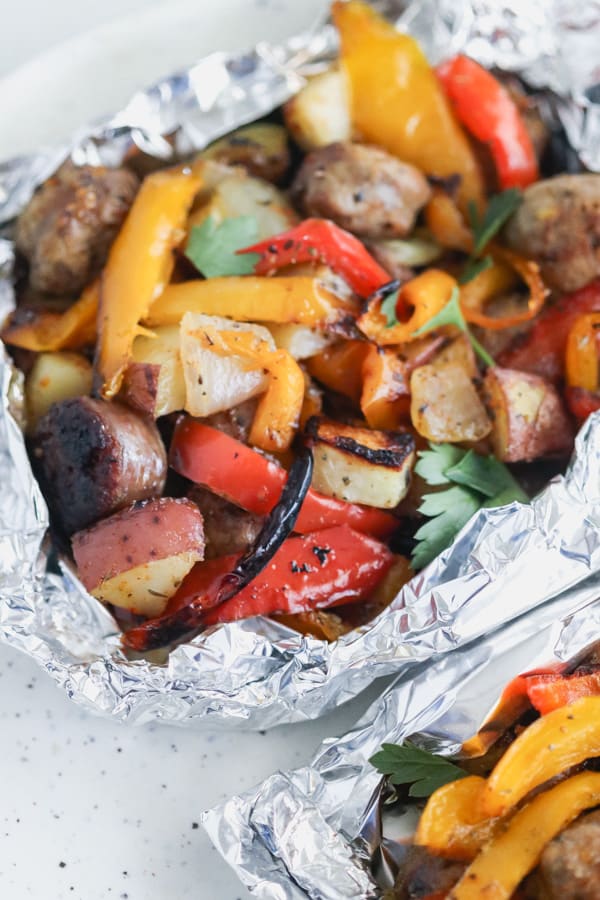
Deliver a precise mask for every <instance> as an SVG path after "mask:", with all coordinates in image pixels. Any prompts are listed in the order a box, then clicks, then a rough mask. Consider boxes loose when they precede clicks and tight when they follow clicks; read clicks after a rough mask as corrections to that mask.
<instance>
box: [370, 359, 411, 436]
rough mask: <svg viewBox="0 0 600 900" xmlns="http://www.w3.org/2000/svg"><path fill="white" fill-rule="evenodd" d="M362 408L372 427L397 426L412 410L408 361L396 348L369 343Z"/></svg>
mask: <svg viewBox="0 0 600 900" xmlns="http://www.w3.org/2000/svg"><path fill="white" fill-rule="evenodd" d="M362 377H363V383H362V393H361V396H360V408H361V410H362V414H363V416H364V417H365V419H366V420H367V422H368V424H369V425H370V427H371V428H376V429H383V430H390V429H391V430H393V429H394V428H397V427H398V424H399V423H400V421H401V420H402V419H404V418H406V416H408V414H409V412H410V376H409V373H408V365H407V363H406V362H405V361H404V360H402V359H400V358H399V357H398V355H397V354H396V353H394V351H393V350H389V349H387V348H384V347H377V345H376V344H369V345H368V349H367V353H366V356H365V359H364V362H363V366H362Z"/></svg>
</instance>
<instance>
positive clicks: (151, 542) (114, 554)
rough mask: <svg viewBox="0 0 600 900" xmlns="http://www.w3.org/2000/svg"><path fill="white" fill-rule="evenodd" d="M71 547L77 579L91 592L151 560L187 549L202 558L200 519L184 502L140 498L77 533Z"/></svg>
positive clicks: (188, 501) (163, 498)
mask: <svg viewBox="0 0 600 900" xmlns="http://www.w3.org/2000/svg"><path fill="white" fill-rule="evenodd" d="M71 546H72V548H73V556H74V557H75V562H76V564H77V570H78V573H79V577H80V579H81V581H82V583H83V585H84V587H85V588H86V589H87V590H88V591H92V590H94V588H96V587H98V585H99V584H101V582H103V581H107V580H108V579H110V578H114V577H115V575H120V574H121V572H127V571H128V570H129V569H133V568H135V567H136V566H141V565H143V564H144V563H148V562H151V561H153V560H159V559H167V558H168V557H170V556H177V555H179V554H180V553H187V552H190V551H191V552H195V553H196V554H197V558H198V560H200V559H202V558H203V556H204V526H203V521H202V515H201V513H200V510H199V509H198V507H197V506H196V504H195V503H192V502H191V501H190V500H182V499H174V498H173V497H161V498H159V499H157V500H145V501H143V502H140V503H135V504H134V505H133V506H130V507H129V508H128V509H121V510H119V512H116V513H114V514H113V515H112V516H109V517H108V518H107V519H103V520H102V521H101V522H98V523H97V524H96V525H93V526H92V527H91V528H87V529H86V530H84V531H78V532H77V533H76V534H74V535H73V537H72V538H71Z"/></svg>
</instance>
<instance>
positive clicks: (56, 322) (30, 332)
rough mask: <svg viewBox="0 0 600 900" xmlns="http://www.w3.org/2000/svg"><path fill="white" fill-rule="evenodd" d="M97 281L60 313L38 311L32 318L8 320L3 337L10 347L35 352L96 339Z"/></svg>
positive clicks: (76, 346) (74, 346) (71, 347)
mask: <svg viewBox="0 0 600 900" xmlns="http://www.w3.org/2000/svg"><path fill="white" fill-rule="evenodd" d="M98 296H99V283H98V281H94V282H93V283H92V284H91V285H89V286H88V287H87V288H86V289H85V290H84V291H83V293H82V295H81V297H80V298H79V300H76V301H75V303H73V305H72V306H70V307H69V308H68V309H67V310H65V312H63V313H54V312H41V313H39V314H38V315H36V316H35V317H34V318H33V319H32V320H31V321H29V322H24V323H18V322H15V323H14V324H11V323H10V322H9V323H8V325H7V326H6V328H5V329H4V330H3V332H2V340H3V341H4V342H5V343H7V344H10V345H11V346H13V347H22V348H23V350H33V351H35V352H37V353H46V352H54V351H57V350H78V349H79V348H80V347H85V346H86V345H88V344H93V343H94V342H95V340H96V318H97V315H98Z"/></svg>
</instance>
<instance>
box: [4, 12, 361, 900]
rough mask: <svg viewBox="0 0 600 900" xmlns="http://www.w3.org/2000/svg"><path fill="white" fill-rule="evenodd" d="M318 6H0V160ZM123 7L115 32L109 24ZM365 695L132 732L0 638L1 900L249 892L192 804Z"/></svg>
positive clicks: (187, 897)
mask: <svg viewBox="0 0 600 900" xmlns="http://www.w3.org/2000/svg"><path fill="white" fill-rule="evenodd" d="M325 3H326V0H303V2H302V3H300V4H298V3H297V2H292V0H220V2H219V3H218V4H214V3H213V2H210V0H176V2H169V3H165V2H164V0H163V2H160V3H159V2H152V0H103V2H102V4H100V5H98V4H97V3H92V0H53V2H51V3H50V2H47V0H20V2H19V3H13V4H11V5H10V9H8V6H6V8H5V7H2V21H3V28H2V30H1V31H0V76H3V75H4V76H5V77H4V79H3V80H0V122H1V123H2V125H1V127H0V158H2V157H3V156H9V155H12V154H14V153H16V152H18V151H27V150H28V149H31V148H34V147H35V146H36V144H37V143H39V142H42V141H51V140H54V139H56V138H58V137H61V136H64V134H65V133H68V131H69V129H70V128H71V127H72V126H73V125H75V124H77V123H78V122H79V121H81V118H82V116H85V117H86V118H87V117H88V116H90V115H91V116H97V115H100V114H101V113H104V112H106V111H108V110H110V109H111V108H112V107H113V106H114V104H115V102H123V101H124V100H125V99H126V98H127V97H128V96H129V94H130V93H131V92H132V91H133V90H134V89H135V87H137V86H138V85H139V84H141V83H143V82H144V81H148V80H154V79H155V78H156V77H158V76H159V75H161V74H162V73H164V72H165V71H168V70H169V69H170V68H172V67H173V65H174V64H175V63H176V62H187V61H189V60H190V59H192V58H194V57H195V56H196V55H199V54H202V53H206V52H208V51H209V50H213V49H218V48H221V49H226V48H235V47H243V46H246V45H247V44H248V43H252V42H253V41H255V40H257V39H259V38H263V39H275V40H277V39H279V38H281V37H283V36H285V35H287V34H289V33H290V32H292V31H294V30H295V29H297V28H298V27H301V26H306V25H308V24H309V22H310V21H311V19H312V18H313V17H314V15H315V12H316V11H317V10H318V9H319V8H322V7H323V6H324V5H325ZM7 13H8V15H7ZM128 13H129V14H133V18H132V17H131V15H130V17H129V18H128V19H127V20H126V21H125V25H124V26H123V25H115V24H114V23H113V24H110V23H111V20H113V19H114V18H116V17H117V16H119V15H126V14H128ZM178 17H179V18H178ZM99 25H100V26H101V28H100V29H99V30H98V29H97V30H95V31H94V32H92V33H89V34H83V32H85V31H86V29H89V28H91V27H95V28H97V26H99ZM77 35H82V36H80V37H77ZM66 38H69V43H68V44H65V45H64V46H56V45H57V44H58V42H60V41H61V40H64V39H66ZM42 50H44V51H46V52H45V53H44V55H43V56H41V57H38V58H37V59H32V57H34V56H35V54H37V53H40V51H42ZM16 66H20V68H18V69H16V70H15V71H14V72H13V73H11V74H7V73H9V70H11V69H13V68H14V67H16ZM374 696H375V692H374V691H371V692H369V693H368V695H365V697H364V699H363V700H362V701H360V700H359V701H355V702H354V703H353V704H351V705H350V706H348V707H346V708H345V709H343V710H339V711H338V712H336V713H335V714H333V715H331V716H329V717H328V719H327V720H326V721H324V722H312V723H307V724H306V725H298V726H293V727H291V728H289V727H288V728H281V729H277V730H275V731H273V732H270V733H269V734H266V735H265V734H244V733H241V732H236V733H231V734H225V733H222V732H219V733H216V734H206V733H202V732H197V731H190V730H180V729H175V728H171V727H153V728H146V729H132V728H125V727H123V726H118V725H116V724H113V723H111V722H110V721H106V720H103V719H96V718H93V717H91V716H89V715H88V714H87V713H84V712H83V711H82V710H80V709H79V708H78V707H76V706H74V705H73V704H71V703H70V702H69V700H68V699H67V697H66V696H65V695H64V694H63V693H62V692H61V691H59V690H58V689H57V688H55V686H54V685H53V683H52V682H51V680H50V679H49V678H47V677H46V676H45V675H44V673H43V672H42V671H41V670H39V669H38V668H37V666H36V665H35V664H34V663H33V662H32V661H31V660H30V659H28V658H26V657H24V656H21V655H19V654H17V653H16V652H15V651H13V650H10V649H8V648H7V647H4V646H2V645H0V735H1V750H0V753H1V756H0V760H1V761H0V848H1V849H0V897H1V898H2V900H22V898H23V900H26V898H34V900H111V898H115V900H118V898H120V900H167V898H168V900H192V898H194V900H236V898H240V900H241V898H242V897H245V896H249V895H247V894H246V892H245V890H244V888H243V887H242V886H241V885H240V884H239V882H238V881H237V879H236V878H235V876H234V875H233V874H232V873H231V872H230V871H229V869H228V868H227V866H226V865H225V863H224V862H223V861H222V860H221V858H220V857H219V856H218V855H217V853H216V851H215V850H214V849H213V848H212V847H211V845H210V842H209V841H208V838H207V837H206V836H205V834H204V832H203V830H202V829H201V828H199V827H197V823H198V819H199V815H200V812H201V810H202V809H204V808H206V807H208V806H211V805H213V804H214V803H216V802H218V801H219V800H221V799H222V798H223V797H225V796H227V795H229V794H232V793H239V792H240V791H243V790H244V789H245V788H246V787H250V786H251V785H252V784H255V783H257V782H258V781H261V780H262V779H264V778H265V777H266V776H267V775H269V774H270V773H271V772H273V771H274V770H275V769H277V768H284V769H288V768H291V767H296V766H299V765H302V764H303V763H305V762H308V760H309V759H310V757H311V755H312V753H313V751H314V749H315V747H316V746H317V744H318V743H319V742H320V740H321V739H322V738H323V737H324V736H325V735H327V734H332V733H336V732H338V733H341V732H343V731H345V730H347V728H348V727H349V726H350V725H351V724H352V723H353V722H354V721H355V719H356V718H357V716H358V714H359V712H360V711H362V709H364V708H365V706H366V704H367V702H368V701H369V699H370V698H372V697H374Z"/></svg>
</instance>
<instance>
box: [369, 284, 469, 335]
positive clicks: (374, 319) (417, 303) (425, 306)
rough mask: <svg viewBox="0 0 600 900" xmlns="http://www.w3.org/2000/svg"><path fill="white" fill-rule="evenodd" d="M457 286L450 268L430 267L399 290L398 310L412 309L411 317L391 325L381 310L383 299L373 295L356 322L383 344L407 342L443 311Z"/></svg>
mask: <svg viewBox="0 0 600 900" xmlns="http://www.w3.org/2000/svg"><path fill="white" fill-rule="evenodd" d="M456 287H457V283H456V280H455V279H454V278H452V276H451V275H448V273H447V272H442V270H441V269H428V270H427V271H426V272H422V273H421V275H417V277H416V278H412V279H411V280H410V281H407V282H406V283H405V284H403V285H402V287H401V288H400V291H399V293H398V300H397V302H396V311H397V313H398V312H401V311H403V310H404V309H408V310H410V309H412V314H411V315H410V318H409V319H408V321H406V322H402V321H400V322H398V323H397V324H396V325H392V326H391V327H388V326H387V318H386V316H385V315H384V314H383V313H382V311H381V304H382V300H381V298H380V297H377V296H374V297H373V298H372V299H371V300H370V301H369V303H368V305H367V308H366V310H365V312H364V313H363V314H362V315H361V316H359V318H358V319H357V322H356V324H357V325H358V327H359V328H360V330H361V331H362V332H363V334H365V335H366V337H368V338H369V339H370V340H372V341H375V343H377V344H379V345H380V346H388V345H393V344H404V343H407V342H408V341H412V340H415V339H416V338H417V337H419V336H420V335H418V334H417V332H418V331H419V330H420V329H421V328H422V327H423V326H424V325H427V323H428V322H429V320H430V319H432V318H433V317H434V316H435V315H437V313H439V312H441V310H442V309H443V308H444V307H445V306H446V304H447V303H448V301H449V300H450V297H451V295H452V291H453V290H454V288H456Z"/></svg>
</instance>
